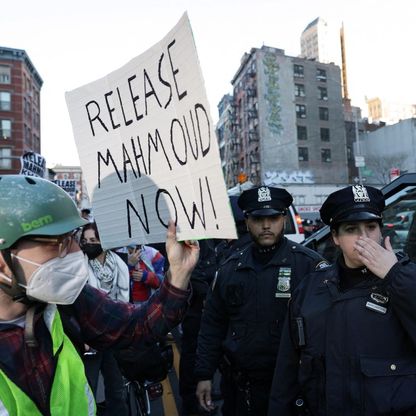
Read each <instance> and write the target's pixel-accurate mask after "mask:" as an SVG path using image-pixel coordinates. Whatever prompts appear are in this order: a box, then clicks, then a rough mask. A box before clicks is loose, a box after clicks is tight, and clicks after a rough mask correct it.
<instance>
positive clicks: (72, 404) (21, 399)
mask: <svg viewBox="0 0 416 416" xmlns="http://www.w3.org/2000/svg"><path fill="white" fill-rule="evenodd" d="M43 319H44V321H45V323H46V326H47V327H48V329H49V332H50V333H51V337H52V343H53V354H54V357H57V359H58V361H57V364H56V371H55V376H54V379H53V383H52V391H51V398H50V413H51V416H74V415H75V416H84V415H85V416H87V415H88V416H93V415H95V414H96V407H95V400H94V396H93V394H92V391H91V389H90V386H89V384H88V381H87V378H86V376H85V370H84V364H83V362H82V360H81V358H80V356H79V355H78V353H77V351H76V349H75V347H74V345H73V344H72V342H71V341H70V339H69V338H68V337H67V336H66V335H65V333H64V329H63V327H62V321H61V317H60V316H59V312H58V309H57V307H56V305H48V306H47V307H46V308H45V311H44V312H43ZM3 414H4V415H9V416H29V415H30V416H41V415H42V413H41V412H40V411H39V409H38V407H37V406H36V404H35V403H34V402H33V401H32V400H31V399H30V397H28V396H27V395H26V393H24V392H23V391H22V390H21V389H20V388H19V387H18V386H16V384H15V383H13V382H12V381H11V380H10V379H9V378H8V377H7V376H6V374H5V373H4V372H3V371H2V370H0V415H3Z"/></svg>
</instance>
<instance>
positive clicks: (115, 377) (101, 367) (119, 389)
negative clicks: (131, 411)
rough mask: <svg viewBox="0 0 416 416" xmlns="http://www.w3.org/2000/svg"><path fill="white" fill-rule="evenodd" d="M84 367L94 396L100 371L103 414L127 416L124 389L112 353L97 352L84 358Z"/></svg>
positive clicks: (121, 377) (107, 415)
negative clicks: (103, 404) (102, 379)
mask: <svg viewBox="0 0 416 416" xmlns="http://www.w3.org/2000/svg"><path fill="white" fill-rule="evenodd" d="M84 366H85V373H86V375H87V379H88V381H89V383H90V386H91V389H92V391H93V393H94V396H96V394H97V385H98V377H99V373H100V371H101V374H102V375H103V378H104V389H105V403H106V406H105V413H104V414H105V415H106V416H110V415H111V416H127V415H128V409H127V403H126V389H125V386H124V380H123V376H122V375H121V372H120V369H119V367H118V364H117V361H116V359H115V358H114V354H113V352H112V351H97V354H96V355H93V356H89V357H85V358H84ZM78 416H81V415H78Z"/></svg>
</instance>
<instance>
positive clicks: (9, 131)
mask: <svg viewBox="0 0 416 416" xmlns="http://www.w3.org/2000/svg"><path fill="white" fill-rule="evenodd" d="M42 84H43V81H42V78H41V77H40V75H39V73H38V72H37V70H36V68H35V67H34V65H33V63H32V61H31V60H30V59H29V56H28V55H27V53H26V52H25V51H24V50H21V49H12V48H5V47H0V173H18V172H19V171H20V161H19V158H20V156H21V155H22V154H23V153H25V152H28V151H32V152H36V153H40V148H41V134H40V90H41V88H42Z"/></svg>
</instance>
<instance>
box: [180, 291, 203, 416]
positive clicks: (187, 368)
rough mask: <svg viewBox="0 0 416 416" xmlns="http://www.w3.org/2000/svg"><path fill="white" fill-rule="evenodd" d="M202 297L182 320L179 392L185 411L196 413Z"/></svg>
mask: <svg viewBox="0 0 416 416" xmlns="http://www.w3.org/2000/svg"><path fill="white" fill-rule="evenodd" d="M201 315H202V299H201V301H200V304H199V303H197V304H195V302H193V305H192V306H191V308H190V310H189V312H188V313H187V314H186V315H185V317H184V319H183V321H182V340H181V359H180V363H179V394H180V396H181V398H182V409H183V413H185V414H186V413H194V412H195V411H196V409H198V400H197V398H196V386H197V381H196V380H195V376H194V367H195V359H196V347H197V344H198V333H199V328H200V326H201Z"/></svg>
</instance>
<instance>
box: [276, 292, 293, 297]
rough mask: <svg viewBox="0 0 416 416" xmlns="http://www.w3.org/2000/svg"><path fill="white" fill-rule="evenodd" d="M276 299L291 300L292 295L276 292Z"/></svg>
mask: <svg viewBox="0 0 416 416" xmlns="http://www.w3.org/2000/svg"><path fill="white" fill-rule="evenodd" d="M274 297H275V298H290V293H282V292H276V293H275V294H274Z"/></svg>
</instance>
